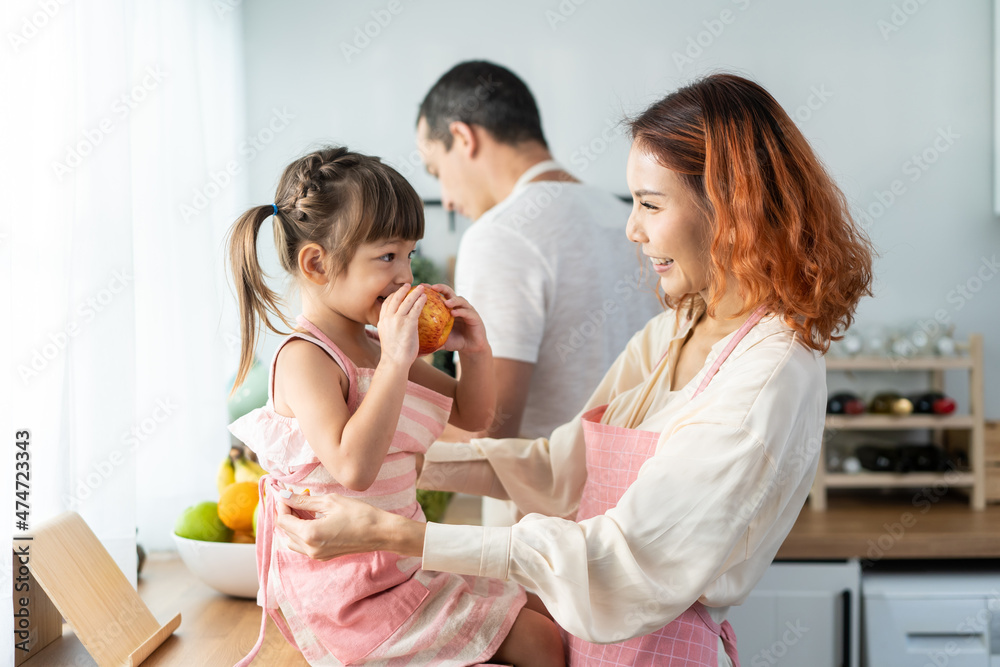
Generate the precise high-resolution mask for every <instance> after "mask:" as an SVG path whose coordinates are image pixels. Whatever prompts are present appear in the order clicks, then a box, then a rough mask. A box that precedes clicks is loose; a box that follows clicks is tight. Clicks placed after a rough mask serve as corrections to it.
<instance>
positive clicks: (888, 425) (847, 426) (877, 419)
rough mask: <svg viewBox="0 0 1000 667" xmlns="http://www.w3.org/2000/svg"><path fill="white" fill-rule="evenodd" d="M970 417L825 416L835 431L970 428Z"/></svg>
mask: <svg viewBox="0 0 1000 667" xmlns="http://www.w3.org/2000/svg"><path fill="white" fill-rule="evenodd" d="M975 425H976V418H975V417H973V416H972V415H905V416H896V415H849V416H846V417H844V416H840V415H836V416H834V415H827V418H826V427H827V428H828V429H833V430H837V431H851V430H858V431H891V430H896V429H939V428H972V427H974V426H975Z"/></svg>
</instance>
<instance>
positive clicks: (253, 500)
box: [219, 482, 260, 533]
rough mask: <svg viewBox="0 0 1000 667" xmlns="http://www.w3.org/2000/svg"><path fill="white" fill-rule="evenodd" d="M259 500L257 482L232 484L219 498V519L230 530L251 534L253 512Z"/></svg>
mask: <svg viewBox="0 0 1000 667" xmlns="http://www.w3.org/2000/svg"><path fill="white" fill-rule="evenodd" d="M259 500H260V492H259V491H258V490H257V483H256V482H236V483H235V484H230V485H229V486H227V487H226V488H225V489H224V490H223V491H222V495H221V496H219V518H220V519H222V523H224V524H226V526H228V527H229V528H232V529H233V530H238V531H244V532H247V533H249V532H251V531H252V530H253V511H254V510H255V509H256V508H257V502H258V501H259Z"/></svg>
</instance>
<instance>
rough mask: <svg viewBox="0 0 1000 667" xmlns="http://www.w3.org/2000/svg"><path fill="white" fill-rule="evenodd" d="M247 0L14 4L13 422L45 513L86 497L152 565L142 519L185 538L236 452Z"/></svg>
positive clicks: (102, 524)
mask: <svg viewBox="0 0 1000 667" xmlns="http://www.w3.org/2000/svg"><path fill="white" fill-rule="evenodd" d="M238 4H239V3H238V2H236V1H235V0H233V1H230V0H216V1H215V2H205V1H203V0H171V2H158V1H155V0H136V1H135V2H128V1H126V0H91V1H89V2H86V3H66V2H61V1H59V0H52V1H51V2H49V1H45V2H39V1H38V0H31V1H21V0H17V1H16V2H12V3H7V4H6V9H5V14H6V17H5V21H4V25H5V28H8V29H9V32H8V33H7V34H6V36H5V39H4V44H2V45H0V48H2V49H4V50H6V51H7V53H5V54H4V58H3V60H4V62H3V66H2V67H3V73H4V75H5V77H6V78H5V81H8V82H9V84H10V86H9V87H7V91H8V92H6V93H5V97H7V99H6V100H5V101H6V102H7V105H8V106H7V107H6V109H5V113H6V114H8V116H9V117H8V118H7V119H6V122H5V123H4V128H5V131H4V135H5V136H4V138H3V142H4V145H3V146H2V148H3V149H4V150H3V154H4V156H5V159H4V160H3V167H2V169H3V172H2V180H3V186H2V187H3V188H4V197H3V199H4V202H5V206H6V208H7V211H6V213H7V215H5V216H3V219H4V222H3V223H0V259H5V260H6V259H7V258H9V260H8V261H9V262H10V263H9V267H8V265H5V266H4V267H3V268H4V269H5V270H6V269H8V268H9V269H10V271H11V273H10V275H12V276H13V293H12V296H11V297H10V299H11V304H10V305H11V311H10V312H11V319H10V320H9V321H7V322H5V326H4V327H3V329H4V330H5V331H4V333H3V334H0V335H2V336H6V337H9V340H8V341H6V342H8V343H9V344H8V345H7V346H5V347H4V349H5V350H12V351H13V352H12V355H11V356H12V358H11V359H10V360H9V363H10V371H11V379H10V381H9V382H8V387H6V388H5V392H8V393H9V396H8V397H9V399H10V402H5V405H10V406H12V410H11V415H10V418H9V428H7V429H6V430H5V431H4V437H5V438H6V439H7V441H8V442H10V441H11V437H12V433H13V432H12V431H11V430H10V429H11V428H14V427H16V428H18V429H23V428H28V429H30V431H31V443H30V453H31V467H32V470H31V474H32V478H31V484H32V486H31V524H32V525H37V524H38V523H39V522H41V521H43V520H45V519H46V518H48V517H51V516H53V515H55V514H58V513H60V512H62V511H65V510H68V509H71V510H75V511H77V512H79V513H80V514H81V515H82V516H83V518H84V519H85V520H86V521H87V523H88V524H89V525H90V527H91V528H92V529H93V530H94V532H95V533H96V534H97V536H98V538H99V539H100V540H101V542H102V543H103V544H104V546H105V547H106V548H107V549H108V551H109V552H110V553H111V554H112V556H113V557H114V558H115V560H116V562H117V563H118V564H119V566H120V567H121V568H122V570H123V571H124V572H125V574H126V575H127V576H129V577H130V579H131V580H132V581H133V583H134V582H135V578H136V551H135V542H136V530H137V528H138V541H139V543H140V544H142V545H143V546H144V547H145V548H146V549H147V550H156V549H164V548H171V547H172V542H171V538H170V533H171V530H172V526H173V522H174V519H175V518H176V516H177V514H179V513H180V512H181V511H182V510H183V509H184V507H186V506H187V505H190V504H192V503H194V502H197V501H200V500H207V499H214V498H215V497H216V492H215V484H214V478H215V470H216V468H217V466H218V463H219V461H221V460H222V458H223V457H224V456H225V454H226V452H227V451H228V443H229V438H228V434H227V432H226V421H227V419H226V411H225V399H226V395H227V392H228V386H227V384H226V381H227V379H228V378H227V376H228V375H229V374H230V372H231V368H232V367H233V362H232V359H233V357H234V352H233V351H232V341H233V336H234V335H235V334H237V333H238V328H237V327H238V325H237V324H236V319H235V315H234V314H233V313H231V312H226V311H225V310H224V309H225V308H231V307H230V306H228V305H227V304H229V303H230V302H231V299H229V298H228V289H229V288H228V286H227V283H226V280H225V277H224V275H225V274H224V268H223V261H224V256H223V248H222V244H223V236H224V233H225V230H226V228H227V227H228V225H229V224H230V223H231V221H232V220H233V219H235V216H236V215H237V214H238V212H239V209H240V208H241V207H242V206H243V205H244V203H245V199H246V197H245V184H244V178H243V172H245V169H242V168H241V167H242V165H241V162H240V151H239V149H240V143H241V137H242V136H243V134H244V133H243V127H244V124H245V123H244V120H243V117H244V111H243V90H242V83H241V77H242V53H241V45H240V40H241V33H242V26H241V17H240V13H239V10H238ZM8 56H10V57H9V58H8ZM8 244H9V246H8ZM0 287H2V284H0ZM0 342H2V341H0ZM227 342H228V346H227ZM2 426H4V427H8V420H5V421H4V422H3V424H2ZM8 434H11V437H8ZM5 458H6V459H10V460H5V462H4V464H3V470H4V475H5V477H4V479H5V480H11V481H10V482H7V483H8V484H12V472H11V471H12V468H13V455H11V456H8V457H5ZM9 497H10V494H5V498H4V501H3V502H4V503H5V505H4V508H5V509H8V507H9V505H7V504H6V503H8V502H9V501H8V500H7V499H8V498H9ZM8 516H11V514H8ZM4 590H5V595H6V594H9V591H10V587H9V586H6V587H4ZM0 602H2V601H0ZM8 608H10V607H9V606H8ZM3 634H4V637H10V635H11V633H10V632H6V631H4V632H3Z"/></svg>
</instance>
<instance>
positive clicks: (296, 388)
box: [279, 285, 427, 491]
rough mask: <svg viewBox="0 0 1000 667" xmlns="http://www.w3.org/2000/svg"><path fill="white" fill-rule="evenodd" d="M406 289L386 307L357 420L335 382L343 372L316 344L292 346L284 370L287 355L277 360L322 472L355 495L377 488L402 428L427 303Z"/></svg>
mask: <svg viewBox="0 0 1000 667" xmlns="http://www.w3.org/2000/svg"><path fill="white" fill-rule="evenodd" d="M408 287H409V286H408V285H407V286H404V287H403V288H400V289H399V290H398V291H397V292H395V293H394V294H392V295H391V296H390V297H389V298H388V299H386V300H385V303H384V304H383V305H382V313H381V314H380V316H379V338H380V339H381V341H382V355H381V357H380V359H379V363H378V366H377V367H376V369H375V373H374V374H373V376H372V381H371V387H370V388H369V390H368V392H367V394H366V395H365V398H364V400H362V401H361V405H360V406H358V409H357V410H356V411H355V413H354V414H353V415H351V414H350V413H349V411H348V409H347V402H346V401H345V400H344V396H343V392H342V390H341V387H340V386H337V383H336V382H334V381H333V379H332V378H335V377H338V374H339V375H343V371H342V370H341V369H340V367H339V366H337V364H336V362H334V361H333V360H332V359H330V357H329V356H327V354H326V353H325V352H323V351H322V350H321V349H319V348H318V347H316V346H315V345H312V344H308V345H294V346H293V344H292V343H289V345H288V346H287V347H288V348H289V349H288V350H287V352H288V353H289V355H288V358H287V359H285V360H284V361H285V363H284V364H282V357H284V356H285V354H284V353H283V354H282V355H280V356H279V364H280V365H281V370H280V372H287V374H286V375H285V377H288V378H294V381H292V382H288V383H287V387H283V389H284V390H285V391H284V392H283V393H284V401H285V402H286V403H287V404H288V406H289V408H290V409H291V410H292V413H293V415H294V416H295V417H296V418H297V419H298V421H299V426H300V427H301V428H302V432H303V434H305V437H306V440H307V441H308V442H309V444H310V446H311V447H312V448H313V451H314V452H315V453H316V456H317V458H319V460H320V463H322V464H323V467H325V468H326V469H327V470H328V471H329V472H330V474H331V475H333V477H334V479H336V480H337V481H338V482H340V483H341V484H343V485H344V486H345V487H347V488H348V489H351V490H352V491H364V490H365V489H367V488H368V487H370V486H371V485H372V484H373V483H374V481H375V478H376V477H377V476H378V472H379V470H380V469H381V467H382V463H383V462H384V459H385V456H386V453H387V452H388V451H389V445H390V443H391V442H392V438H393V436H394V434H395V433H396V426H397V424H398V423H399V413H400V411H401V410H402V407H403V396H404V395H405V394H406V379H407V375H408V373H409V370H410V366H411V365H412V364H413V361H414V359H416V356H417V348H418V339H417V318H418V317H419V315H420V310H421V309H422V308H423V305H424V302H425V301H426V300H427V297H426V296H425V295H424V293H423V290H415V291H414V292H412V293H411V294H409V295H407V293H406V291H407V289H408ZM331 366H333V367H335V368H336V371H337V373H332V372H331V371H332V369H331Z"/></svg>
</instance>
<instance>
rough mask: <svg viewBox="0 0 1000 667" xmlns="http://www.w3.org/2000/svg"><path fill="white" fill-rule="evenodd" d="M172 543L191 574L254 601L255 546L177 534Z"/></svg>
mask: <svg viewBox="0 0 1000 667" xmlns="http://www.w3.org/2000/svg"><path fill="white" fill-rule="evenodd" d="M173 536H174V543H175V544H176V545H177V552H178V553H180V555H181V560H183V561H184V564H185V565H187V568H188V569H189V570H191V572H192V574H194V575H195V576H196V577H198V578H199V579H201V580H202V581H203V582H205V583H206V584H208V585H209V586H211V587H212V588H214V589H215V590H217V591H219V592H220V593H225V594H226V595H232V596H233V597H238V598H256V597H257V590H258V589H259V588H260V584H259V583H258V582H257V545H255V544H236V543H232V542H202V541H200V540H189V539H187V538H186V537H181V536H180V535H177V534H176V533H174V534H173Z"/></svg>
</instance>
